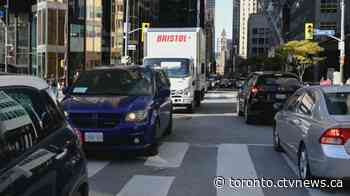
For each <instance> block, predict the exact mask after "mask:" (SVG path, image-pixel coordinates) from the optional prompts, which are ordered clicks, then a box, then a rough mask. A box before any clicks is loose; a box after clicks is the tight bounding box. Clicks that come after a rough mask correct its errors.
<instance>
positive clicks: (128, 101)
mask: <svg viewBox="0 0 350 196" xmlns="http://www.w3.org/2000/svg"><path fill="white" fill-rule="evenodd" d="M151 103H152V96H108V97H102V96H71V97H67V98H65V99H64V100H63V102H62V105H63V108H64V110H65V111H68V112H74V111H75V112H127V111H131V110H141V109H145V108H146V107H147V106H148V105H150V104H151Z"/></svg>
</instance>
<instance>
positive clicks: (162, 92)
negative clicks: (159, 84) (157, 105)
mask: <svg viewBox="0 0 350 196" xmlns="http://www.w3.org/2000/svg"><path fill="white" fill-rule="evenodd" d="M158 96H160V97H169V96H170V90H169V89H160V90H159V93H158Z"/></svg>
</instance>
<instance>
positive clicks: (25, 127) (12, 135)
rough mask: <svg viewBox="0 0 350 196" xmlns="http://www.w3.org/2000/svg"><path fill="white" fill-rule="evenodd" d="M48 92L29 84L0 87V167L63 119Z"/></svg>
mask: <svg viewBox="0 0 350 196" xmlns="http://www.w3.org/2000/svg"><path fill="white" fill-rule="evenodd" d="M45 94H46V93H45ZM45 96H47V97H46V98H45V99H43V97H42V94H41V93H40V92H39V91H36V90H32V89H27V88H16V89H0V170H1V169H2V168H3V167H4V166H5V165H6V164H7V163H9V162H10V161H12V160H13V159H16V158H18V157H19V156H21V155H22V154H23V153H25V152H26V151H28V150H29V149H31V147H33V146H34V145H36V144H38V143H39V142H40V141H42V140H43V139H44V138H46V137H47V136H48V135H50V134H51V133H53V132H54V130H55V129H54V127H55V126H56V125H57V122H58V121H60V120H61V121H62V122H63V119H62V116H61V115H60V114H59V112H57V109H56V108H57V107H56V106H55V104H54V102H53V101H52V99H51V98H50V96H49V95H48V94H46V95H45ZM44 100H45V101H44ZM47 100H51V103H47Z"/></svg>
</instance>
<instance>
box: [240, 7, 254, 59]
mask: <svg viewBox="0 0 350 196" xmlns="http://www.w3.org/2000/svg"><path fill="white" fill-rule="evenodd" d="M257 12H258V0H249V1H248V0H240V13H239V14H240V22H239V26H240V28H239V29H240V32H239V55H240V56H241V57H242V58H247V56H248V20H249V17H250V15H251V14H255V13H257Z"/></svg>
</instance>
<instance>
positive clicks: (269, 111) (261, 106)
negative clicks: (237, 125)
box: [249, 102, 278, 118]
mask: <svg viewBox="0 0 350 196" xmlns="http://www.w3.org/2000/svg"><path fill="white" fill-rule="evenodd" d="M273 104H274V103H266V102H257V103H253V104H251V107H250V108H249V112H250V114H252V115H256V116H260V115H261V116H265V117H269V118H271V117H274V116H275V114H276V113H277V112H278V110H276V109H274V108H273Z"/></svg>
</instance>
